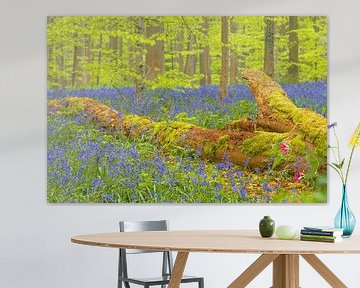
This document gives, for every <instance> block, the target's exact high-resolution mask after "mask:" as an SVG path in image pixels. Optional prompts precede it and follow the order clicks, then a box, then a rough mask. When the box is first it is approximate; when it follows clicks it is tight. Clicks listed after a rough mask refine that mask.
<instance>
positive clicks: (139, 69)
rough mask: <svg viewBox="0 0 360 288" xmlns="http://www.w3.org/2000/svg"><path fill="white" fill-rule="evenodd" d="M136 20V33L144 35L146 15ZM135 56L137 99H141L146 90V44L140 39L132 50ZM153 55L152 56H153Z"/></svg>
mask: <svg viewBox="0 0 360 288" xmlns="http://www.w3.org/2000/svg"><path fill="white" fill-rule="evenodd" d="M133 21H134V22H135V33H136V34H138V35H144V33H145V23H144V17H141V16H139V17H134V20H133ZM132 53H133V54H134V55H135V56H134V59H135V61H134V62H135V63H134V65H135V70H136V76H135V77H134V84H135V99H136V100H140V99H141V98H142V96H143V93H144V90H145V83H144V78H145V75H146V74H145V65H144V56H143V55H144V45H143V44H142V43H141V42H140V41H138V42H137V43H136V45H135V47H134V51H133V52H132ZM151 57H152V56H151Z"/></svg>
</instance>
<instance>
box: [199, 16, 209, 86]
mask: <svg viewBox="0 0 360 288" xmlns="http://www.w3.org/2000/svg"><path fill="white" fill-rule="evenodd" d="M209 26H210V20H209V17H208V16H205V17H204V23H203V27H202V28H203V29H202V32H203V34H204V38H205V41H206V44H205V45H203V47H202V50H201V53H200V73H201V74H203V75H204V77H203V78H202V79H201V81H200V84H201V85H209V84H211V70H210V46H209V41H208V37H209Z"/></svg>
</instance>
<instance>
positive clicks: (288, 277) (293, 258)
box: [272, 254, 299, 288]
mask: <svg viewBox="0 0 360 288" xmlns="http://www.w3.org/2000/svg"><path fill="white" fill-rule="evenodd" d="M272 288H299V255H293V254H281V255H279V257H278V258H276V259H275V260H274V263H273V286H272Z"/></svg>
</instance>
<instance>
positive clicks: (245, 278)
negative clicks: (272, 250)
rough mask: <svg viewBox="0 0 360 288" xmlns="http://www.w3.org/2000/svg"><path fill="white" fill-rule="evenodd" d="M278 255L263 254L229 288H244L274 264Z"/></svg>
mask: <svg viewBox="0 0 360 288" xmlns="http://www.w3.org/2000/svg"><path fill="white" fill-rule="evenodd" d="M278 256H279V255H278V254H263V255H261V256H260V257H259V258H258V259H257V260H256V261H255V262H254V263H252V264H251V265H250V266H249V267H248V268H247V269H246V270H245V271H244V272H243V273H242V274H241V275H240V276H239V277H238V278H236V279H235V281H234V282H232V283H231V284H230V285H229V286H228V288H244V287H246V286H247V285H249V283H250V282H251V281H252V280H254V278H255V277H256V276H257V275H259V274H260V273H261V272H262V271H263V270H264V269H265V268H266V267H267V266H268V265H269V264H270V263H271V262H273V261H274V260H275V259H276V258H277V257H278Z"/></svg>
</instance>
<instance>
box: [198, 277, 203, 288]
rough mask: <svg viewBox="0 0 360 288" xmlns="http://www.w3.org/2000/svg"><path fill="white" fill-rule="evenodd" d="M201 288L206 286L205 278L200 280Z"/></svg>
mask: <svg viewBox="0 0 360 288" xmlns="http://www.w3.org/2000/svg"><path fill="white" fill-rule="evenodd" d="M199 288H204V279H200V280H199Z"/></svg>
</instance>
